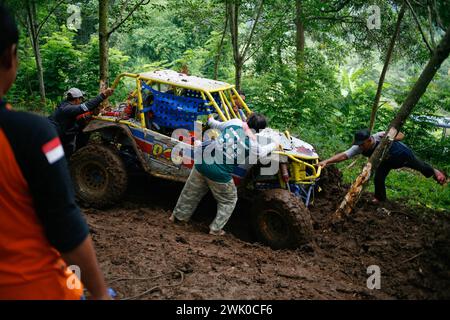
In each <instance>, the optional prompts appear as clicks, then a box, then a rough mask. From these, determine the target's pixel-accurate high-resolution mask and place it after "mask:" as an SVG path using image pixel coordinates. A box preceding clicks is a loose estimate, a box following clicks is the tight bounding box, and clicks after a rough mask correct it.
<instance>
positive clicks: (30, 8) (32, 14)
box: [26, 1, 45, 105]
mask: <svg viewBox="0 0 450 320" xmlns="http://www.w3.org/2000/svg"><path fill="white" fill-rule="evenodd" d="M26 10H27V24H28V33H29V35H30V40H31V46H32V47H33V53H34V59H35V61H36V70H37V76H38V81H39V94H40V96H41V103H42V105H45V83H44V68H43V67H42V58H41V48H40V46H39V34H38V33H37V22H36V4H35V3H34V1H27V2H26Z"/></svg>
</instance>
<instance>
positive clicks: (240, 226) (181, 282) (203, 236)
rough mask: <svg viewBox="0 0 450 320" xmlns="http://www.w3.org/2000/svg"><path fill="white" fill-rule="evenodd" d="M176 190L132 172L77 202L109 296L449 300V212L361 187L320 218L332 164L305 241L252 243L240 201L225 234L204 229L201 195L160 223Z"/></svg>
mask: <svg viewBox="0 0 450 320" xmlns="http://www.w3.org/2000/svg"><path fill="white" fill-rule="evenodd" d="M181 188H182V185H181V184H178V183H171V182H166V181H160V180H152V179H149V178H143V177H138V178H134V179H133V180H132V183H131V187H130V190H129V192H128V194H129V196H128V197H127V198H126V199H125V201H124V202H123V203H122V204H121V205H120V206H117V207H116V208H114V209H110V210H106V211H98V210H94V209H85V210H84V212H85V214H86V217H87V219H88V222H89V225H90V227H91V232H92V235H93V238H94V241H95V244H96V249H97V254H98V256H99V260H100V263H101V267H102V269H103V271H104V272H105V275H106V277H107V279H108V282H109V284H110V286H111V287H113V288H114V289H115V290H116V291H117V292H118V295H119V298H133V297H136V296H138V298H139V299H437V298H444V299H450V271H449V270H450V218H449V217H450V214H449V213H436V212H431V211H427V212H425V211H421V210H412V209H411V208H407V207H404V206H402V205H401V204H398V203H392V202H388V203H386V204H384V205H383V206H381V207H376V206H373V205H371V204H370V196H369V195H368V194H365V195H363V198H362V200H361V201H360V202H359V205H358V208H357V209H356V212H355V213H354V214H353V215H352V216H351V217H350V218H348V219H346V220H345V221H344V222H343V223H342V224H341V225H338V226H330V225H329V223H328V222H329V218H330V215H331V213H332V212H333V211H334V209H335V208H336V207H337V205H338V201H339V200H340V199H342V195H343V193H345V186H343V185H342V182H341V177H340V173H339V172H337V171H332V172H329V173H328V174H327V177H326V179H324V180H323V187H322V188H323V189H324V190H323V192H321V193H320V194H319V195H318V196H317V197H316V201H315V204H314V205H313V206H312V207H311V208H310V209H311V213H312V218H313V221H314V237H315V243H314V244H312V245H310V246H306V247H303V248H300V249H297V250H278V251H275V250H272V249H270V248H268V247H265V246H263V245H260V244H258V243H254V242H253V241H254V240H253V238H252V235H251V234H249V233H248V231H247V230H248V216H247V214H246V212H245V210H243V209H242V207H241V208H238V209H237V211H236V212H235V213H234V214H233V216H232V219H231V221H230V223H229V224H228V225H227V227H226V230H227V231H228V234H227V235H225V236H224V237H220V238H216V237H212V236H210V235H208V234H207V231H208V224H209V223H210V221H211V220H212V219H213V217H214V215H215V203H214V201H213V200H212V199H211V197H210V196H208V199H206V201H204V202H203V203H202V205H201V206H200V207H199V209H198V212H197V213H196V214H195V215H194V218H193V221H192V222H191V223H190V224H188V225H179V224H175V225H174V224H171V223H169V222H168V217H169V214H170V213H171V209H172V208H173V206H174V205H175V203H176V200H177V198H178V195H179V193H180V191H181ZM370 265H378V266H379V267H380V269H381V290H369V289H367V286H366V281H367V277H368V275H367V267H368V266H370ZM142 293H145V294H144V295H141V294H142Z"/></svg>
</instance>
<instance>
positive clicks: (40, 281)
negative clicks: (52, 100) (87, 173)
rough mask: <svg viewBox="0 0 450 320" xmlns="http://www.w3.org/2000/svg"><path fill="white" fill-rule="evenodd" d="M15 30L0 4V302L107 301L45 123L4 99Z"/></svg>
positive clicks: (12, 68) (12, 73) (13, 67)
mask: <svg viewBox="0 0 450 320" xmlns="http://www.w3.org/2000/svg"><path fill="white" fill-rule="evenodd" d="M17 43H18V30H17V26H16V24H15V22H14V18H13V17H12V16H11V14H10V13H9V12H8V10H7V9H6V8H5V7H3V6H2V5H0V299H76V300H79V299H81V297H82V294H83V288H82V285H81V283H80V281H77V278H76V277H75V275H74V274H73V273H72V272H71V271H69V269H68V268H67V264H70V265H74V266H77V268H76V270H79V271H80V278H81V282H82V283H83V284H84V285H85V286H86V287H87V289H88V290H89V292H90V294H91V297H92V298H93V299H110V296H109V295H108V292H107V287H106V285H105V281H104V279H103V275H102V272H101V271H100V268H99V266H98V263H97V258H96V256H95V251H94V247H93V243H92V240H91V237H90V236H89V229H88V226H87V224H86V222H85V220H84V219H83V217H82V215H81V212H80V209H79V208H78V206H77V205H76V203H75V199H74V192H73V188H72V184H71V180H70V175H69V171H68V167H67V163H66V160H65V157H64V151H63V148H62V146H61V142H60V140H59V138H58V135H57V133H56V131H55V129H54V128H53V126H52V125H51V124H50V122H49V121H48V120H47V119H45V118H43V117H40V116H37V115H33V114H30V113H25V112H15V111H12V110H11V106H10V105H9V104H7V103H6V102H5V100H3V97H4V95H5V94H6V93H7V91H8V90H9V88H10V87H11V85H12V84H13V82H14V80H15V78H16V71H17V64H18V61H17Z"/></svg>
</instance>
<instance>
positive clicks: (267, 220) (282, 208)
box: [251, 189, 313, 249]
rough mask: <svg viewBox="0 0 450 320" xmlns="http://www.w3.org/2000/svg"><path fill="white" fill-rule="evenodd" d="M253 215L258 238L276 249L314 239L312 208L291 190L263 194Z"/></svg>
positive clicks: (255, 203) (269, 191)
mask: <svg viewBox="0 0 450 320" xmlns="http://www.w3.org/2000/svg"><path fill="white" fill-rule="evenodd" d="M251 215H252V227H253V230H254V233H255V235H256V237H257V238H258V240H259V241H261V242H263V243H265V244H267V245H269V246H270V247H272V248H273V249H283V248H295V247H299V246H301V245H305V244H308V243H310V242H311V241H312V239H313V223H312V220H311V214H310V212H309V210H308V208H306V207H305V205H304V203H303V202H302V201H301V200H300V199H298V198H297V197H296V196H295V195H293V194H292V193H290V192H289V191H287V190H283V189H273V190H265V191H262V192H261V193H260V194H259V195H258V196H257V197H256V198H255V201H254V205H253V207H252V210H251Z"/></svg>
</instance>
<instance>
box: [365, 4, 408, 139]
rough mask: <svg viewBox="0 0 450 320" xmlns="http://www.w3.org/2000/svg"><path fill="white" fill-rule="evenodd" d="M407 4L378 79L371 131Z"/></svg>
mask: <svg viewBox="0 0 450 320" xmlns="http://www.w3.org/2000/svg"><path fill="white" fill-rule="evenodd" d="M405 10H406V5H405V4H403V6H402V8H401V9H400V12H399V13H398V17H397V23H396V24H395V31H394V34H393V35H392V38H391V41H390V43H389V48H388V51H387V53H386V59H385V61H384V65H383V70H382V71H381V74H380V79H379V80H378V88H377V93H376V94H375V99H374V102H373V105H372V112H371V114H370V122H369V131H372V130H373V127H374V125H375V118H376V115H377V110H378V108H379V106H378V104H379V103H380V98H381V91H382V90H383V84H384V79H385V77H386V73H387V71H388V68H389V63H390V62H391V57H392V53H393V52H394V46H395V42H396V41H397V38H398V34H399V33H400V25H401V24H402V20H403V16H404V15H405Z"/></svg>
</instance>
